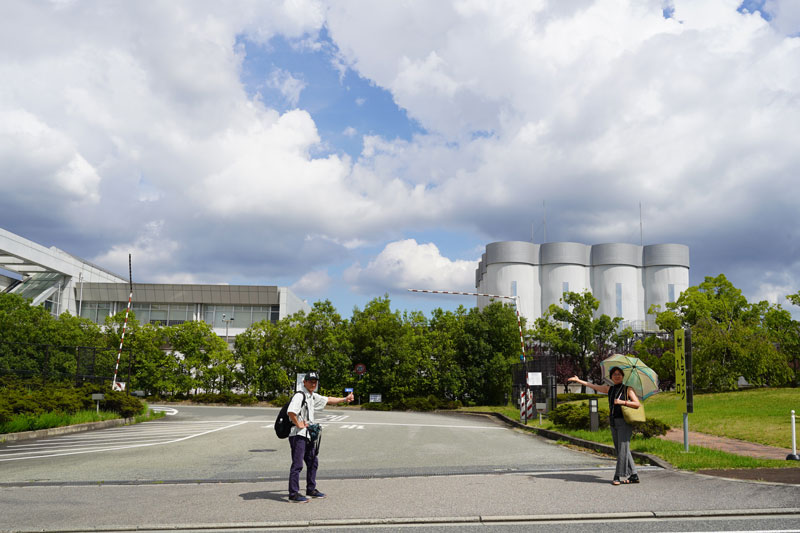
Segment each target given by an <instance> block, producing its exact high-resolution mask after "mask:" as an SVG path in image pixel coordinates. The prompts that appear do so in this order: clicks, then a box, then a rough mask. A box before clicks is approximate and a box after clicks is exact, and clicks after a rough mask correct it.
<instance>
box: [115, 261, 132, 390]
mask: <svg viewBox="0 0 800 533" xmlns="http://www.w3.org/2000/svg"><path fill="white" fill-rule="evenodd" d="M128 283H129V285H130V294H129V295H128V308H127V309H126V310H125V322H124V323H123V324H122V336H121V337H120V338H119V351H117V365H116V366H115V367H114V381H112V382H111V390H122V387H121V386H118V385H117V373H118V371H119V359H120V356H122V344H123V343H124V342H125V329H126V328H127V327H128V315H129V314H130V312H131V301H132V300H133V274H132V271H131V254H128Z"/></svg>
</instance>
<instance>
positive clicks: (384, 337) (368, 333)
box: [350, 295, 411, 403]
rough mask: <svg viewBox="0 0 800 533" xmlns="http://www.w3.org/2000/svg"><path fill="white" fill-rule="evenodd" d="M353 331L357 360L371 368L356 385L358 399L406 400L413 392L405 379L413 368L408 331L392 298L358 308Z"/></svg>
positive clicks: (384, 298)
mask: <svg viewBox="0 0 800 533" xmlns="http://www.w3.org/2000/svg"><path fill="white" fill-rule="evenodd" d="M350 332H351V334H350V341H351V342H352V346H353V360H354V362H355V363H356V364H358V363H361V364H363V365H365V366H366V368H367V372H366V374H364V375H363V376H362V378H361V379H360V380H359V381H358V382H357V384H356V393H357V394H358V396H360V397H365V396H368V395H369V394H370V393H381V394H382V395H383V398H384V401H387V402H389V403H391V402H397V401H400V400H403V399H404V398H406V397H407V396H408V394H409V391H411V386H410V384H409V383H408V381H407V379H404V378H407V376H406V375H405V373H406V371H407V369H408V368H409V365H408V362H407V358H408V356H409V354H408V350H406V349H405V348H406V345H405V340H406V339H404V336H405V334H406V329H405V327H404V324H403V319H402V317H401V315H400V313H399V312H397V311H394V312H393V311H392V309H391V302H390V300H389V296H388V295H385V296H384V297H383V298H375V299H373V300H371V301H370V302H368V303H367V305H366V306H364V310H363V311H362V310H359V309H358V307H356V308H354V309H353V316H352V318H351V327H350Z"/></svg>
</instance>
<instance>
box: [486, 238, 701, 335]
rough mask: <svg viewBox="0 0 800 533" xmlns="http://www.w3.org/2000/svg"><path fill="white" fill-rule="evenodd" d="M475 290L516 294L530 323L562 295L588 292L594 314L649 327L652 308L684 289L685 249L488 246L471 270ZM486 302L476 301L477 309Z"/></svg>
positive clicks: (565, 244)
mask: <svg viewBox="0 0 800 533" xmlns="http://www.w3.org/2000/svg"><path fill="white" fill-rule="evenodd" d="M475 286H476V288H477V289H478V292H480V293H484V294H496V295H500V296H518V297H519V298H518V302H519V312H520V314H521V315H522V316H524V317H525V318H526V319H527V320H528V324H531V323H532V321H533V320H535V319H537V318H540V317H541V316H542V315H543V313H544V312H546V311H547V309H548V308H549V307H550V305H551V304H556V305H562V304H561V303H560V299H561V297H562V295H563V294H564V293H565V292H578V293H580V292H583V291H585V290H589V291H590V292H591V293H592V294H593V295H594V297H595V298H597V299H598V300H599V301H600V307H599V308H598V310H597V315H598V316H599V315H601V314H605V315H608V316H610V317H612V318H614V317H622V318H623V321H624V325H626V326H630V327H632V328H633V329H634V330H637V331H643V330H651V329H655V324H654V322H653V319H654V317H653V316H652V315H648V314H647V310H648V309H649V308H650V306H652V305H658V306H661V309H664V304H665V303H667V302H674V301H675V300H676V299H677V298H678V296H679V295H680V294H681V293H682V292H683V291H685V290H686V289H687V288H688V287H689V247H688V246H685V245H683V244H652V245H648V246H637V245H634V244H624V243H613V244H595V245H586V244H580V243H575V242H551V243H545V244H534V243H531V242H523V241H504V242H493V243H490V244H488V245H487V246H486V252H485V253H484V254H483V256H482V258H481V261H480V263H479V264H478V268H477V269H476V271H475ZM489 303H491V299H490V298H488V297H485V296H479V297H478V308H480V309H482V308H483V307H485V306H486V305H488V304H489Z"/></svg>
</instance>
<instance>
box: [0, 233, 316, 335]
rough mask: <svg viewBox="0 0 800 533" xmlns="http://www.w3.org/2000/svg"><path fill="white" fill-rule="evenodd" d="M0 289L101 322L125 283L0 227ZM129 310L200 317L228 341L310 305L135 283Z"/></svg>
mask: <svg viewBox="0 0 800 533" xmlns="http://www.w3.org/2000/svg"><path fill="white" fill-rule="evenodd" d="M0 292H9V293H14V294H19V295H20V296H23V297H25V298H29V299H31V304H33V305H40V304H41V305H44V307H45V308H46V309H48V310H49V311H50V312H51V313H52V314H54V315H56V316H58V315H60V314H61V313H64V312H69V313H70V314H73V315H80V316H83V317H85V318H89V319H91V320H93V321H94V322H97V323H98V324H102V323H104V321H105V318H106V317H107V316H111V315H114V314H116V313H118V312H120V311H124V310H125V308H126V307H127V305H128V296H129V295H130V286H129V282H128V280H127V279H125V278H124V277H122V276H119V275H117V274H114V273H113V272H110V271H108V270H105V269H103V268H102V267H99V266H97V265H93V264H92V263H90V262H88V261H85V260H83V259H80V258H78V257H75V256H73V255H71V254H69V253H67V252H64V251H62V250H59V249H58V248H56V247H50V248H46V247H44V246H42V245H40V244H37V243H35V242H33V241H29V240H28V239H25V238H23V237H20V236H19V235H15V234H13V233H11V232H9V231H6V230H4V229H2V228H0ZM131 309H132V310H133V311H134V312H135V314H136V318H137V320H139V322H140V323H143V324H144V323H148V322H152V323H159V324H163V325H173V324H179V323H181V322H186V321H189V320H202V321H205V322H207V323H208V324H209V325H211V327H212V328H213V329H214V332H215V333H216V334H217V335H219V336H221V337H226V336H227V337H228V338H230V339H232V338H233V337H235V336H236V335H237V334H239V333H242V332H244V331H245V330H246V329H247V328H248V327H249V326H250V325H252V324H254V323H256V322H259V321H261V320H270V321H272V322H277V321H278V320H280V319H282V318H284V317H285V316H288V315H291V314H293V313H296V312H297V311H301V310H303V311H306V312H309V311H310V310H311V307H310V306H309V305H308V304H307V303H306V302H305V301H304V300H301V299H300V298H298V297H297V296H296V295H295V294H294V293H293V292H292V291H291V290H289V288H288V287H277V286H264V285H198V284H191V285H179V284H156V283H134V284H133V300H132V304H131Z"/></svg>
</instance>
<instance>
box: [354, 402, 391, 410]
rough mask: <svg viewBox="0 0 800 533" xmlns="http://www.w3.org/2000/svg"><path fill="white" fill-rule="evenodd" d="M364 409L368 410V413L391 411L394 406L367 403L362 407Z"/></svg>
mask: <svg viewBox="0 0 800 533" xmlns="http://www.w3.org/2000/svg"><path fill="white" fill-rule="evenodd" d="M361 408H362V409H366V410H367V411H391V410H392V404H390V403H380V402H370V403H365V404H364V405H362V406H361Z"/></svg>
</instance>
